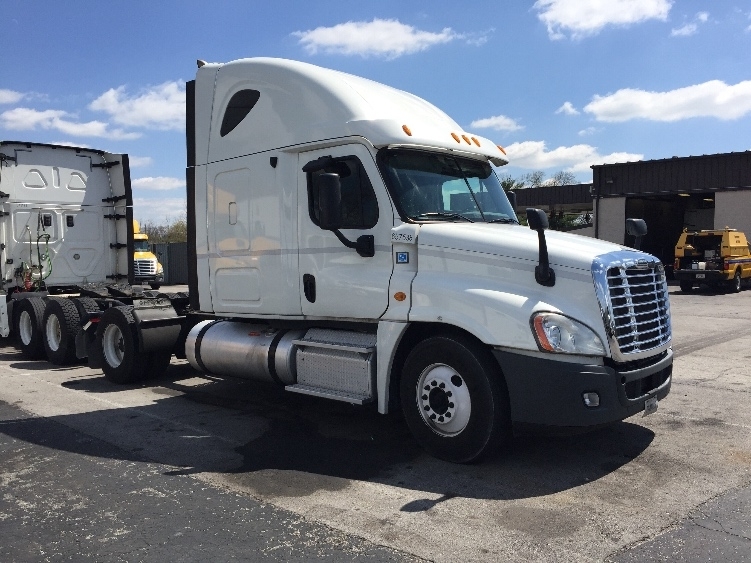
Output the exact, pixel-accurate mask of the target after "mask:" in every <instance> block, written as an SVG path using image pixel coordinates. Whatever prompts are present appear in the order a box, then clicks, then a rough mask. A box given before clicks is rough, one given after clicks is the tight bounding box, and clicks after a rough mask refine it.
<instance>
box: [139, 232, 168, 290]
mask: <svg viewBox="0 0 751 563" xmlns="http://www.w3.org/2000/svg"><path fill="white" fill-rule="evenodd" d="M133 271H134V277H135V281H136V283H148V284H149V286H151V289H159V288H160V287H161V285H162V282H163V281H164V268H163V267H162V265H161V264H160V263H159V260H157V258H156V256H155V255H154V253H153V252H151V248H150V247H149V235H147V234H146V233H142V232H141V226H140V225H139V224H138V221H136V220H135V219H134V220H133Z"/></svg>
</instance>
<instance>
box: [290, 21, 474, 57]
mask: <svg viewBox="0 0 751 563" xmlns="http://www.w3.org/2000/svg"><path fill="white" fill-rule="evenodd" d="M292 35H293V36H295V37H299V42H300V44H302V46H303V47H304V49H305V51H306V52H307V53H308V54H309V55H315V54H317V53H318V52H319V51H322V52H324V53H334V54H340V55H360V56H361V57H368V56H377V57H385V58H388V59H395V58H396V57H400V56H402V55H408V54H411V53H417V52H419V51H424V50H426V49H428V48H430V47H433V46H434V45H440V44H443V43H449V42H451V41H454V40H456V39H463V38H465V36H463V35H460V34H457V33H456V32H454V31H453V30H452V29H451V28H449V27H447V28H444V29H443V30H441V31H440V32H439V33H433V32H430V31H421V30H419V29H416V28H415V27H413V26H411V25H407V24H403V23H401V22H400V21H399V20H382V19H378V18H376V19H374V20H373V21H371V22H362V21H361V22H353V21H350V22H347V23H340V24H337V25H334V26H332V27H317V28H316V29H311V30H308V31H295V32H294V33H293V34H292ZM468 40H469V41H470V42H472V43H473V44H475V45H478V44H481V43H482V42H484V41H482V36H480V37H478V36H472V37H469V38H468Z"/></svg>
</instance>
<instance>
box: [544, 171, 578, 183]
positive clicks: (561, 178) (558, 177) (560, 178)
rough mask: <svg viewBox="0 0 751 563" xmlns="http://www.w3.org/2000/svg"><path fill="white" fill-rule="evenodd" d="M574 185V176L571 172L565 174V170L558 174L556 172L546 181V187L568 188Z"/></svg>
mask: <svg viewBox="0 0 751 563" xmlns="http://www.w3.org/2000/svg"><path fill="white" fill-rule="evenodd" d="M575 183H576V176H575V175H574V173H573V172H566V171H565V170H561V171H560V172H556V173H555V174H553V177H552V178H551V179H550V180H548V182H547V185H549V186H568V185H571V184H575Z"/></svg>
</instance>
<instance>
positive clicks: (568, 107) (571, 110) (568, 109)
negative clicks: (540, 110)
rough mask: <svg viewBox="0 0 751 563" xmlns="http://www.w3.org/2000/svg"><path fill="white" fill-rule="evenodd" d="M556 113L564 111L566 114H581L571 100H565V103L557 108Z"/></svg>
mask: <svg viewBox="0 0 751 563" xmlns="http://www.w3.org/2000/svg"><path fill="white" fill-rule="evenodd" d="M555 113H564V114H566V115H579V110H577V109H576V108H575V107H574V105H573V104H572V103H571V102H563V105H562V106H561V107H559V108H558V109H557V110H555Z"/></svg>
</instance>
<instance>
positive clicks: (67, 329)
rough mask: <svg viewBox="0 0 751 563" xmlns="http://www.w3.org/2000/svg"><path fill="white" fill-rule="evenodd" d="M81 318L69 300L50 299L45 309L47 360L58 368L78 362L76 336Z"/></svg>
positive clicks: (44, 342) (44, 324) (44, 325)
mask: <svg viewBox="0 0 751 563" xmlns="http://www.w3.org/2000/svg"><path fill="white" fill-rule="evenodd" d="M80 325H81V316H80V315H79V314H78V309H77V308H76V305H75V304H74V303H73V302H72V301H70V300H69V299H50V300H49V301H48V302H47V307H46V308H45V309H44V317H43V319H42V326H43V327H44V338H43V345H44V351H45V353H46V354H47V359H48V360H49V361H50V362H51V363H53V364H55V365H58V366H64V365H67V364H72V363H73V362H75V361H76V334H77V333H78V329H79V328H80Z"/></svg>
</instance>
